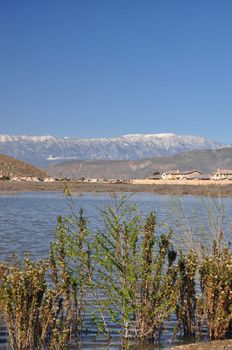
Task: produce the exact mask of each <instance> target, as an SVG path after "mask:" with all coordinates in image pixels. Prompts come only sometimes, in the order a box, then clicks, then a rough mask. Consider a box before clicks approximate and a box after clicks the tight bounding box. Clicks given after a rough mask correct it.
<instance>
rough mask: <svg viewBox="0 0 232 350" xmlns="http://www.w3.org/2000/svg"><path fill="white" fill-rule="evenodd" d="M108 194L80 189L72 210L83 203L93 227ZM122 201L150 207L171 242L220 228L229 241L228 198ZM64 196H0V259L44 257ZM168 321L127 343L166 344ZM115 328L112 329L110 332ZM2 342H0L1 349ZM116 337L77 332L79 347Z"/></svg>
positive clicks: (191, 240) (206, 237) (112, 346)
mask: <svg viewBox="0 0 232 350" xmlns="http://www.w3.org/2000/svg"><path fill="white" fill-rule="evenodd" d="M112 201H113V199H112V198H111V197H110V196H109V195H108V194H83V195H78V196H75V195H74V196H72V205H73V207H75V210H76V212H78V211H79V209H80V208H83V209H84V216H85V217H87V218H88V222H89V227H90V228H92V229H93V230H94V229H96V227H98V226H99V225H101V221H100V214H99V212H100V210H101V209H103V208H104V207H105V206H107V205H110V204H112ZM127 201H128V202H129V203H130V202H132V203H136V204H137V205H138V207H139V208H140V209H141V211H142V212H143V213H144V214H147V213H149V212H150V211H152V210H155V212H156V214H157V220H158V227H157V231H158V233H159V232H167V231H168V230H169V229H170V228H172V229H173V232H174V234H173V241H174V244H176V245H177V246H178V244H182V246H183V244H185V243H186V244H188V245H190V244H197V242H198V241H203V242H204V244H205V245H210V243H211V239H212V237H217V235H218V234H220V232H219V231H220V229H221V228H222V229H223V233H224V238H225V241H226V242H228V244H229V245H230V244H231V243H230V239H231V238H230V232H231V227H232V226H231V221H230V218H231V217H232V199H230V198H220V199H211V198H207V197H193V196H183V197H181V198H179V197H175V196H172V197H170V196H159V195H153V194H144V193H140V194H134V195H131V194H128V197H127ZM69 205H70V202H69V199H68V198H67V197H64V196H63V195H62V194H60V193H42V192H40V193H19V194H13V195H1V196H0V259H1V260H5V259H9V258H10V257H11V255H12V253H17V254H18V255H19V256H20V257H22V256H23V254H24V253H25V252H30V254H31V256H32V257H33V258H35V259H39V258H43V257H47V255H48V251H49V243H50V242H51V241H52V240H54V238H55V232H56V222H57V217H58V216H59V215H67V214H69ZM172 328H173V321H172V322H170V323H169V324H168V325H167V329H166V331H165V332H164V336H163V339H162V343H161V344H158V345H143V346H142V347H139V346H133V347H132V348H133V349H138V350H153V349H168V348H169V343H170V341H171V335H172ZM116 333H117V332H116ZM4 334H5V333H4V329H2V330H1V329H0V341H2V342H4V339H5V338H4V337H5V336H4ZM5 348H6V345H3V346H2V347H0V349H5ZM120 348H121V347H120V342H119V338H118V337H117V336H115V337H114V338H113V339H112V340H111V341H110V342H109V341H107V340H106V339H104V338H97V339H96V338H95V334H94V332H93V334H90V335H88V336H83V338H82V343H81V346H80V349H86V350H87V349H88V350H90V349H91V350H92V349H95V350H97V349H99V350H100V349H102V350H103V349H104V350H106V349H109V350H118V349H120Z"/></svg>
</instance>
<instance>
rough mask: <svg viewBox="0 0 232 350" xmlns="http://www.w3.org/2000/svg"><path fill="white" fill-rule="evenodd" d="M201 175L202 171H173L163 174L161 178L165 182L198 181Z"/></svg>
mask: <svg viewBox="0 0 232 350" xmlns="http://www.w3.org/2000/svg"><path fill="white" fill-rule="evenodd" d="M201 174H202V172H201V171H198V170H195V169H193V170H188V171H180V170H173V171H172V170H171V171H167V172H165V173H163V174H162V175H161V178H162V179H163V180H193V179H197V178H198V176H200V175H201Z"/></svg>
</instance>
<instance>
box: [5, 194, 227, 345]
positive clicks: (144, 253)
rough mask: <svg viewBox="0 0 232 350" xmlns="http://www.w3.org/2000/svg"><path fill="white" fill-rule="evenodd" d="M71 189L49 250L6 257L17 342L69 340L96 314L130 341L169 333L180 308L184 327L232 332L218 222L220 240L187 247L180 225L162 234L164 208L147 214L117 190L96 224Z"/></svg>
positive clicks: (213, 333)
mask: <svg viewBox="0 0 232 350" xmlns="http://www.w3.org/2000/svg"><path fill="white" fill-rule="evenodd" d="M67 195H68V197H69V199H70V202H69V203H70V215H69V216H67V217H59V218H58V221H57V233H56V240H55V241H54V242H53V243H51V247H50V256H49V257H48V259H44V260H40V261H37V262H35V261H32V260H31V259H30V257H29V256H25V258H24V260H23V261H22V262H19V261H17V259H16V257H14V259H13V260H12V261H11V262H2V263H0V312H1V315H2V317H3V320H4V322H5V324H6V327H7V330H8V342H9V346H10V348H11V349H16V350H32V349H33V350H42V349H45V348H46V349H57V350H58V349H59V350H61V349H66V348H67V347H68V346H69V345H70V344H73V343H77V342H78V341H79V339H80V335H81V332H82V331H83V330H85V331H86V328H87V325H86V324H85V316H86V314H87V313H88V314H90V313H91V315H92V322H93V324H94V326H95V327H97V328H98V332H99V333H102V334H106V335H107V336H110V335H111V330H112V328H111V326H110V325H112V324H114V325H116V326H117V328H118V329H119V330H120V336H121V339H122V343H123V346H125V347H126V345H127V344H128V341H129V340H130V339H133V340H134V341H138V342H142V343H145V342H151V343H153V342H155V341H157V340H159V339H160V336H161V335H162V333H163V331H164V330H165V325H166V324H167V322H168V320H170V318H171V317H172V316H173V315H174V314H175V315H176V318H175V320H176V321H175V322H176V325H175V327H174V335H177V334H178V333H179V334H181V335H182V336H184V337H186V336H187V337H191V338H192V337H200V336H201V334H202V333H203V330H205V329H207V331H208V336H209V338H210V339H222V338H225V337H228V336H231V330H232V253H231V250H230V248H229V246H227V245H226V244H225V243H223V233H222V230H221V229H220V230H219V227H218V226H217V230H218V232H219V234H218V235H214V236H213V240H212V244H210V247H211V248H208V247H204V246H203V245H201V246H199V245H198V248H197V249H196V248H194V247H193V246H191V247H190V249H186V247H185V248H184V250H182V251H178V250H174V248H173V245H172V239H173V233H172V231H167V232H166V233H162V234H160V233H159V234H158V232H157V218H156V215H155V213H154V212H151V213H150V214H149V215H147V216H146V217H144V216H142V214H141V212H140V211H139V210H138V208H137V207H136V206H135V205H132V204H128V203H127V202H126V200H125V198H123V197H120V198H119V199H118V198H116V199H115V201H114V202H113V204H112V205H111V206H108V207H107V208H105V209H104V210H103V211H102V212H101V215H102V223H101V225H100V226H99V227H98V229H96V230H90V229H89V227H88V224H87V221H86V219H85V217H84V215H83V211H82V210H80V212H79V214H76V213H75V210H74V208H73V205H72V200H71V197H70V196H69V193H68V192H67ZM218 222H219V221H218V220H217V223H218ZM189 241H190V240H189ZM91 303H92V304H91ZM109 320H110V322H109Z"/></svg>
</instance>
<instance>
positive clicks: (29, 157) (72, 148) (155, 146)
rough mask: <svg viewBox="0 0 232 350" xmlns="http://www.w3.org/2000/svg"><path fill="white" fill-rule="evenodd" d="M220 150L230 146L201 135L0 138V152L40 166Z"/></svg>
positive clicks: (2, 136)
mask: <svg viewBox="0 0 232 350" xmlns="http://www.w3.org/2000/svg"><path fill="white" fill-rule="evenodd" d="M223 147H230V145H223V144H221V143H219V142H216V141H213V140H209V139H207V138H205V137H201V136H195V135H175V134H170V133H169V134H130V135H123V136H119V137H111V138H91V139H78V138H69V137H53V136H25V135H24V136H12V135H0V153H3V154H7V155H9V156H11V157H15V158H17V159H21V160H23V161H26V162H29V163H31V164H34V165H36V166H42V167H45V166H48V165H50V164H54V163H58V162H62V161H67V160H96V159H98V160H138V159H145V158H152V157H163V156H172V155H174V154H178V153H181V152H187V151H193V150H200V149H201V150H203V149H219V148H223Z"/></svg>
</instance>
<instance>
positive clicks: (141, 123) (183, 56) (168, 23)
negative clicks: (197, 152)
mask: <svg viewBox="0 0 232 350" xmlns="http://www.w3.org/2000/svg"><path fill="white" fill-rule="evenodd" d="M231 18H232V1H231V0H217V1H216V0H62V1H61V0H2V1H0V134H2V133H8V134H19V135H20V134H28V135H43V134H52V135H55V136H71V137H100V136H117V135H121V134H128V133H160V132H174V133H177V134H197V135H203V136H207V137H209V138H212V139H216V140H218V141H223V142H230V143H231V142H232V20H231Z"/></svg>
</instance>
